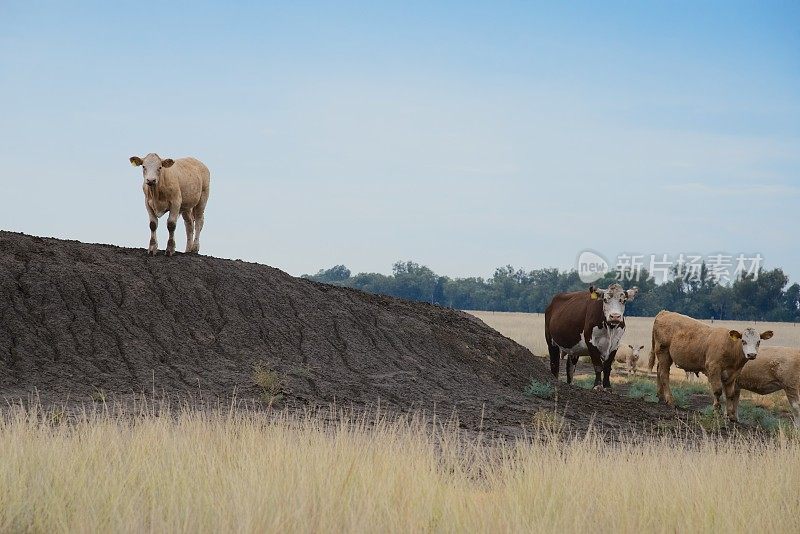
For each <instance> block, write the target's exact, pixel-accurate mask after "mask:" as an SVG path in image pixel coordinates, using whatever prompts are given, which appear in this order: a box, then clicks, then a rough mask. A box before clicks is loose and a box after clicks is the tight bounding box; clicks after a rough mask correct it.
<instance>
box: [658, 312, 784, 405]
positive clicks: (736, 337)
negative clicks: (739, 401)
mask: <svg viewBox="0 0 800 534" xmlns="http://www.w3.org/2000/svg"><path fill="white" fill-rule="evenodd" d="M771 337H772V331H771V330H767V331H766V332H763V333H762V334H761V335H759V334H758V333H757V332H756V331H755V330H754V329H752V328H747V329H745V331H744V332H743V333H741V332H739V331H737V330H728V329H727V328H722V327H713V326H709V325H707V324H705V323H701V322H700V321H698V320H696V319H692V318H691V317H687V316H685V315H681V314H680V313H675V312H670V311H661V312H659V313H658V315H656V318H655V321H654V322H653V347H652V352H651V354H650V369H652V368H653V364H654V363H655V361H656V359H657V360H658V376H657V382H658V398H659V399H660V400H661V401H663V402H666V403H667V404H669V405H674V404H675V401H674V400H673V398H672V391H670V389H669V369H670V367H671V366H672V363H673V362H675V364H676V365H677V366H678V367H680V368H681V369H683V370H685V371H689V372H693V373H697V372H702V373H703V374H705V375H706V376H707V377H708V384H709V386H711V391H712V392H713V393H714V408H715V409H716V410H718V411H721V410H722V405H721V404H720V397H722V393H723V389H724V392H725V398H726V399H727V400H728V401H730V400H731V399H733V397H734V395H735V389H736V379H737V378H738V377H739V373H740V372H741V370H742V367H744V365H745V363H747V362H748V361H750V360H753V359H755V358H756V356H757V355H758V348H759V345H760V344H761V340H762V339H769V338H771ZM727 411H728V417H729V418H730V419H731V420H734V421H735V420H736V409H735V406H734V403H733V402H727Z"/></svg>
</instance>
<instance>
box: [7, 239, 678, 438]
mask: <svg viewBox="0 0 800 534" xmlns="http://www.w3.org/2000/svg"><path fill="white" fill-rule="evenodd" d="M255 369H259V370H260V371H261V375H259V376H262V377H263V380H266V381H268V382H269V383H270V384H271V385H269V388H270V389H271V391H270V392H269V395H270V398H271V399H272V400H274V401H275V402H276V403H277V404H278V405H280V406H286V407H289V408H293V407H298V408H299V407H305V406H328V405H329V404H330V403H332V402H336V403H337V404H339V405H342V406H352V407H356V408H359V407H360V408H369V407H372V406H375V405H378V404H379V403H380V405H381V406H382V407H384V408H385V409H388V410H390V411H393V412H401V413H408V412H411V411H415V410H425V411H428V412H429V413H430V412H432V411H434V410H435V412H436V413H437V414H440V415H441V416H450V415H452V414H453V413H457V415H458V418H459V420H460V423H461V425H462V427H464V428H466V429H471V430H478V429H483V430H487V431H490V432H494V433H496V434H498V435H501V436H521V435H524V432H525V431H524V428H526V427H530V425H531V422H532V421H533V420H534V418H535V417H534V416H535V414H537V413H539V412H541V411H543V410H553V408H554V401H553V400H551V399H541V398H537V397H527V396H525V395H524V394H523V389H524V388H525V386H526V385H527V384H528V383H529V382H530V380H531V379H535V380H538V381H540V382H547V383H550V384H551V385H555V384H556V382H555V381H554V380H553V379H552V376H551V375H550V373H549V371H548V369H547V368H546V367H545V365H544V364H543V361H542V360H541V359H539V358H536V357H534V356H533V355H532V354H531V353H530V352H529V351H528V350H527V349H525V348H523V347H522V346H520V345H518V344H516V343H515V342H513V341H511V340H510V339H507V338H505V337H503V336H502V335H500V334H499V333H497V332H496V331H494V330H492V329H491V328H489V327H488V326H486V325H485V324H484V323H483V322H482V321H480V320H478V319H476V318H474V317H473V316H471V315H468V314H466V313H463V312H459V311H455V310H451V309H446V308H441V307H438V306H433V305H429V304H424V303H415V302H408V301H404V300H399V299H395V298H391V297H385V296H377V295H371V294H367V293H363V292H360V291H356V290H352V289H347V288H339V287H333V286H329V285H324V284H319V283H316V282H312V281H308V280H304V279H299V278H294V277H292V276H289V275H288V274H286V273H284V272H282V271H279V270H277V269H274V268H272V267H268V266H265V265H259V264H253V263H247V262H243V261H238V260H236V261H233V260H224V259H218V258H212V257H207V256H187V255H183V254H177V255H176V256H174V257H172V258H167V257H165V256H163V255H162V256H157V257H149V256H147V255H146V254H145V251H144V250H143V249H128V248H120V247H115V246H108V245H92V244H84V243H79V242H75V241H63V240H58V239H50V238H40V237H32V236H27V235H23V234H17V233H11V232H0V396H2V397H3V398H5V399H7V400H9V399H10V400H13V399H19V398H28V397H29V396H30V395H31V394H32V393H33V392H36V394H37V395H38V396H39V398H41V399H42V400H43V401H44V402H45V403H82V402H92V401H93V400H95V401H96V400H97V396H98V392H102V395H103V396H106V397H108V396H112V395H113V396H114V397H115V398H124V397H125V396H126V395H131V396H133V395H134V394H138V393H142V392H145V393H146V392H152V391H155V392H159V393H166V394H167V395H174V396H176V397H180V396H182V395H185V396H187V397H188V396H198V395H200V396H202V397H210V398H222V399H224V398H228V399H229V398H231V397H232V396H234V395H235V396H236V397H237V398H240V399H242V398H244V399H248V398H250V399H258V400H263V399H264V395H265V393H264V389H265V388H264V387H263V386H261V385H258V384H256V381H257V376H256V373H255ZM269 371H273V372H274V375H270V374H269ZM557 402H558V407H557V409H558V411H559V412H560V413H563V414H564V416H565V418H566V421H567V422H568V424H569V427H570V428H571V429H573V430H578V431H580V430H585V429H586V428H588V427H589V425H590V424H594V425H595V426H599V427H601V428H603V429H607V430H632V429H640V430H641V429H645V430H649V429H653V428H659V427H664V425H665V424H666V425H669V424H674V422H675V417H676V415H675V414H676V412H675V411H674V410H672V409H669V408H667V407H664V406H659V405H653V404H649V403H645V402H642V401H637V400H632V399H628V398H624V397H620V396H618V395H612V394H608V393H601V392H593V391H585V390H582V389H580V388H577V387H567V386H566V385H565V384H559V385H558V386H557Z"/></svg>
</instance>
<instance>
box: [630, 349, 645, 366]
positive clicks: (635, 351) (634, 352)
mask: <svg viewBox="0 0 800 534" xmlns="http://www.w3.org/2000/svg"><path fill="white" fill-rule="evenodd" d="M628 347H630V349H631V361H632V362H633V363H636V362H638V361H639V353H640V352H641V351H642V349H643V348H644V345H639V346H638V347H634V346H633V345H628Z"/></svg>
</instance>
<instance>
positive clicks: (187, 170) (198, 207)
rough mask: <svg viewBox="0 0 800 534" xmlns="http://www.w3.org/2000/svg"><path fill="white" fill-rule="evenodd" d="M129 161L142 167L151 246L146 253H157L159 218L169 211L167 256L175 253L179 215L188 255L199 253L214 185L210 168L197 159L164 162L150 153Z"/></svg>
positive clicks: (131, 158)
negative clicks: (211, 186) (184, 231)
mask: <svg viewBox="0 0 800 534" xmlns="http://www.w3.org/2000/svg"><path fill="white" fill-rule="evenodd" d="M130 162H131V165H133V166H134V167H142V174H143V175H144V183H143V184H142V190H143V191H144V204H145V207H146V208H147V215H148V217H149V219H150V245H149V246H148V247H147V253H148V254H151V255H155V253H156V252H158V239H157V238H156V228H158V218H159V217H161V216H162V215H164V214H165V213H167V212H169V217H168V218H167V231H169V240H168V241H167V249H166V253H167V256H172V253H173V252H175V226H176V221H177V220H178V215H182V216H183V222H184V224H185V225H186V252H187V253H189V252H200V232H202V231H203V222H204V220H205V209H206V203H207V202H208V194H209V185H210V182H211V173H209V171H208V167H206V166H205V165H203V163H202V162H201V161H199V160H196V159H194V158H181V159H176V160H172V159H169V158H167V159H161V158H160V157H159V156H158V154H148V155H147V156H145V157H144V158H140V157H139V156H131V157H130Z"/></svg>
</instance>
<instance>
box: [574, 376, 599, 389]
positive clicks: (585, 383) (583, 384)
mask: <svg viewBox="0 0 800 534" xmlns="http://www.w3.org/2000/svg"><path fill="white" fill-rule="evenodd" d="M572 383H573V384H575V385H576V386H578V387H579V388H583V389H592V388H593V387H594V377H592V376H583V377H581V378H575V379H574V380H573V381H572Z"/></svg>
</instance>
